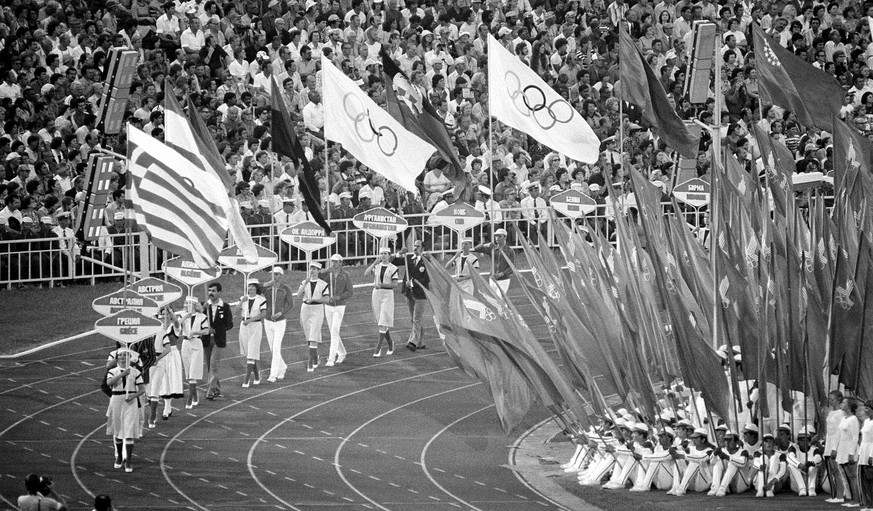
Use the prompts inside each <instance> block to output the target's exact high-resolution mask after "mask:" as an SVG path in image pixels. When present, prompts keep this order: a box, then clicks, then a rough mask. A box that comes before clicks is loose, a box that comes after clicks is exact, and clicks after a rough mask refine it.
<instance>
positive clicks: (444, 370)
mask: <svg viewBox="0 0 873 511" xmlns="http://www.w3.org/2000/svg"><path fill="white" fill-rule="evenodd" d="M425 356H427V355H425ZM380 365H381V364H380ZM452 369H455V368H454V367H448V368H444V369H438V370H436V371H431V372H428V373H421V374H416V375H413V376H407V377H406V378H400V379H397V380H392V381H387V382H382V383H380V384H378V385H372V386H370V387H366V388H363V389H358V390H355V391H352V392H348V393H346V394H343V395H341V396H337V397H334V398H331V399H329V400H327V401H323V402H321V403H318V404H317V405H313V406H310V407H309V408H307V409H305V410H302V411H300V412H297V413H295V414H294V415H292V416H290V417H288V418H286V419H283V420H282V421H281V422H279V423H278V424H276V425H275V426H273V427H272V428H270V429H269V430H268V431H267V432H265V433H264V434H263V435H261V436H260V437H259V438H258V439H257V440H255V441H254V442H253V443H252V447H251V449H249V454H248V457H247V458H246V463H247V464H248V467H249V474H250V475H251V476H252V479H254V481H255V483H257V485H258V486H260V487H261V489H262V490H264V491H265V492H267V493H269V494H270V496H271V497H273V498H274V499H276V500H277V501H279V502H281V503H282V504H284V505H286V506H288V507H291V508H294V506H292V505H291V504H289V503H288V502H286V501H284V500H283V499H282V498H281V497H279V496H278V495H276V494H275V493H273V492H272V491H270V489H269V488H267V487H266V485H264V484H263V483H262V482H261V480H260V479H259V478H258V476H257V474H255V472H254V469H252V456H253V455H254V451H255V448H257V446H258V444H260V443H261V442H263V441H264V438H266V437H267V435H269V434H270V433H272V432H273V431H275V430H277V429H279V428H280V427H282V425H284V424H285V423H287V422H289V421H291V420H294V419H296V418H297V417H299V416H301V415H303V414H304V413H308V412H311V411H312V410H315V409H316V408H319V407H321V406H324V405H327V404H330V403H332V402H334V401H338V400H340V399H344V398H347V397H349V396H353V395H356V394H360V393H361V392H367V391H370V390H373V389H377V388H379V387H384V386H387V385H393V384H395V383H400V382H402V381H407V380H414V379H416V378H421V377H423V376H430V375H432V374H436V373H442V372H446V371H451V370H452ZM356 431H357V430H356ZM334 463H336V460H334ZM334 466H336V465H334ZM346 484H348V483H346ZM365 498H366V497H365ZM294 509H296V508H294Z"/></svg>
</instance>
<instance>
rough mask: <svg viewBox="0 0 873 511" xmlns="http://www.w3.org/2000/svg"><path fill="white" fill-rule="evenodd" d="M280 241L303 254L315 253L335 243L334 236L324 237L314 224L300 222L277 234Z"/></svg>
mask: <svg viewBox="0 0 873 511" xmlns="http://www.w3.org/2000/svg"><path fill="white" fill-rule="evenodd" d="M279 237H280V238H282V241H284V242H285V243H288V244H289V245H291V246H293V247H295V248H297V249H298V250H302V251H304V252H315V251H316V250H321V249H323V248H324V247H327V246H330V245H333V244H334V243H336V234H333V233H331V234H330V235H326V234H325V233H324V229H322V228H321V226H320V225H318V224H317V223H315V222H308V221H307V222H300V223H299V224H294V225H292V226H291V227H286V228H285V229H283V230H282V232H281V233H279Z"/></svg>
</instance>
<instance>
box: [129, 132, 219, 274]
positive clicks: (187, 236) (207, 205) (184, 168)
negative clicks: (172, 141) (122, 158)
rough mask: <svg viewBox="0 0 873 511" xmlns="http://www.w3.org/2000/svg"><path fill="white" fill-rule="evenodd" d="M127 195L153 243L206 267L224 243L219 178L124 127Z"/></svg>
mask: <svg viewBox="0 0 873 511" xmlns="http://www.w3.org/2000/svg"><path fill="white" fill-rule="evenodd" d="M127 154H128V160H129V162H130V168H129V172H130V177H131V180H132V183H131V199H132V200H133V207H134V214H135V216H136V222H137V223H138V224H139V225H140V226H141V227H142V228H143V230H145V231H146V232H147V233H149V235H151V238H152V241H153V242H154V244H155V246H157V247H158V248H160V249H163V250H166V251H168V252H172V253H174V254H177V255H180V256H182V257H185V258H188V259H190V260H191V261H193V262H194V264H196V265H197V266H198V267H200V268H210V267H212V266H214V265H215V262H216V261H217V260H218V254H219V253H220V252H221V249H222V247H223V246H224V238H225V236H226V235H227V226H228V221H227V217H226V216H225V213H224V208H222V207H221V206H220V202H221V200H222V199H221V198H222V197H226V196H227V192H226V191H225V189H224V186H222V184H221V180H220V179H218V178H217V177H215V176H214V175H212V174H210V173H208V172H206V171H205V169H204V168H203V167H202V166H198V165H197V164H196V163H194V162H193V161H191V160H189V159H188V158H186V157H185V156H183V155H182V154H180V153H179V152H178V151H176V150H175V149H173V148H172V147H170V146H168V145H166V144H164V143H162V142H160V141H158V140H156V139H154V138H153V137H150V136H149V135H146V134H145V133H144V132H143V131H141V130H139V129H137V128H134V127H132V126H128V127H127Z"/></svg>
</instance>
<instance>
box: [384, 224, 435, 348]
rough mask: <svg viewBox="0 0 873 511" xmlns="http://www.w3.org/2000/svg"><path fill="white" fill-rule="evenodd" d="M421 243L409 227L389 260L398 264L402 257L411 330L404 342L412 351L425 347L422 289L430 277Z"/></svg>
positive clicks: (404, 290) (423, 297)
mask: <svg viewBox="0 0 873 511" xmlns="http://www.w3.org/2000/svg"><path fill="white" fill-rule="evenodd" d="M422 245H423V244H422V242H421V240H419V239H416V237H415V229H414V228H411V229H410V231H409V236H407V237H406V244H405V246H404V247H403V250H402V251H401V252H400V253H399V254H398V255H397V256H396V257H394V258H393V259H392V260H391V263H392V264H400V262H401V259H402V262H403V264H404V265H405V266H406V274H405V275H404V276H403V288H402V289H403V291H402V292H403V294H404V295H405V296H406V305H407V307H409V316H410V317H411V318H412V332H410V333H409V340H408V341H407V342H406V349H408V350H409V351H412V352H415V350H421V349H425V348H426V346H425V345H424V326H423V325H422V321H423V319H424V309H425V306H426V305H427V295H425V293H424V290H425V289H427V287H428V285H429V284H430V277H429V276H428V274H427V267H426V266H425V265H424V260H423V257H422V256H423V246H422ZM409 247H412V253H411V254H410V253H408V251H409Z"/></svg>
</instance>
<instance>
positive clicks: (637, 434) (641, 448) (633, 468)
mask: <svg viewBox="0 0 873 511" xmlns="http://www.w3.org/2000/svg"><path fill="white" fill-rule="evenodd" d="M632 438H633V440H632V441H631V443H630V444H628V448H629V449H630V451H631V457H630V458H629V459H628V460H627V462H626V463H625V464H624V465H623V466H622V470H621V473H620V474H619V476H618V477H617V478H615V477H613V479H612V480H610V481H609V482H608V483H606V485H604V488H606V489H608V490H613V489H618V488H624V485H625V484H626V483H627V482H628V481H631V482H632V483H634V484H636V483H639V482H640V481H642V479H643V477H644V476H645V475H646V470H645V468H644V467H643V465H642V461H643V457H644V456H646V455H648V454H652V452H654V450H655V446H654V445H652V442H650V441H649V426H648V425H647V424H645V423H642V422H638V423H636V424H634V429H633V433H632Z"/></svg>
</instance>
